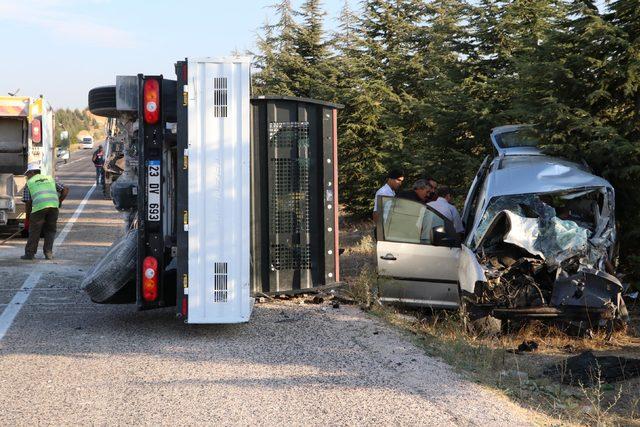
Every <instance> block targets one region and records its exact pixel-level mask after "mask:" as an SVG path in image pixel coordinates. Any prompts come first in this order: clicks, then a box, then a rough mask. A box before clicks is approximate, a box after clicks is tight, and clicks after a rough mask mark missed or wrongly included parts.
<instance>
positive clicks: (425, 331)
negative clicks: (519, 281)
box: [342, 226, 640, 426]
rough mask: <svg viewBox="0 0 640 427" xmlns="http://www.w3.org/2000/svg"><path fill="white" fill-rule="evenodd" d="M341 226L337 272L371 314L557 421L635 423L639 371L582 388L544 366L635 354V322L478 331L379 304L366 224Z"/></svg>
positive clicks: (639, 417)
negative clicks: (614, 327) (584, 355)
mask: <svg viewBox="0 0 640 427" xmlns="http://www.w3.org/2000/svg"><path fill="white" fill-rule="evenodd" d="M345 233H350V234H349V235H347V238H346V239H342V243H343V246H346V247H345V252H344V254H343V255H342V271H343V277H344V279H345V281H346V282H347V290H346V291H347V292H348V294H349V295H350V296H351V298H353V299H354V300H355V301H356V303H358V304H359V305H360V306H361V307H362V308H363V309H365V310H367V311H368V312H369V313H370V314H371V315H373V316H376V317H379V318H381V319H383V320H385V321H386V322H388V323H390V324H392V325H394V326H396V327H397V328H399V329H401V330H402V331H405V332H407V333H409V334H410V336H411V337H412V339H413V340H414V341H415V342H416V344H417V345H419V346H421V347H422V348H424V350H425V351H426V352H427V353H428V354H429V355H432V356H434V357H439V358H441V359H442V360H443V361H445V362H446V363H447V364H449V365H451V366H452V367H453V368H454V369H455V370H457V371H458V372H460V373H462V374H463V375H465V376H468V377H469V378H470V379H471V380H473V381H475V382H477V383H480V384H483V385H485V386H488V387H490V388H493V389H496V390H499V391H501V392H503V393H504V394H506V395H507V396H509V397H510V398H512V399H514V400H515V401H517V402H519V403H520V404H522V405H523V406H525V407H529V408H531V409H533V410H536V411H540V412H542V413H545V414H546V415H548V416H550V417H552V418H553V419H555V420H557V422H558V424H586V425H598V426H606V425H625V426H626V425H637V426H640V378H635V379H630V380H627V381H621V382H618V383H614V384H606V383H604V382H602V381H600V380H599V378H594V381H592V382H593V383H594V384H595V385H594V386H592V387H587V386H585V385H579V386H569V385H565V384H562V383H561V382H558V381H557V380H555V379H553V378H551V377H549V376H548V375H546V374H545V373H544V371H545V368H546V367H549V366H558V367H559V368H557V369H559V371H560V375H561V374H562V373H561V371H562V367H563V363H562V362H563V361H564V360H566V358H567V357H569V356H572V355H575V354H578V353H580V352H582V351H586V350H592V351H594V352H597V353H598V354H611V355H619V356H626V357H640V336H639V335H638V333H637V330H635V329H633V327H632V328H630V330H629V331H620V332H614V333H613V334H611V335H610V336H609V335H608V334H606V333H605V332H604V331H597V332H594V333H593V334H592V335H590V336H588V337H575V336H570V335H567V334H566V333H565V332H563V331H562V330H560V329H558V328H556V327H553V326H549V325H546V324H544V323H541V322H530V323H527V324H525V325H524V326H523V327H521V328H519V329H517V330H513V331H511V333H509V334H502V335H500V336H499V337H483V336H478V335H475V334H473V333H470V332H468V331H467V328H466V327H465V321H464V319H463V318H462V317H461V315H460V313H459V312H458V311H445V310H410V309H406V308H403V307H393V306H382V305H381V304H379V302H378V301H376V299H375V297H374V290H375V289H376V286H377V273H376V259H375V241H374V239H373V238H372V236H371V233H370V232H368V230H367V227H366V226H365V227H362V226H357V227H352V228H351V229H348V228H347V230H346V232H345ZM345 243H346V245H345ZM636 308H637V307H636ZM639 311H640V310H639ZM636 321H637V319H636ZM523 341H535V342H536V343H537V344H538V349H537V350H536V351H535V352H526V353H522V354H515V353H514V352H513V350H514V349H516V348H517V347H518V345H519V344H520V343H522V342H523ZM594 375H596V376H597V375H598V373H595V374H594Z"/></svg>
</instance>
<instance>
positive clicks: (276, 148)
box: [269, 122, 311, 270]
mask: <svg viewBox="0 0 640 427" xmlns="http://www.w3.org/2000/svg"><path fill="white" fill-rule="evenodd" d="M269 146H270V159H269V162H270V165H269V166H270V168H271V172H270V175H271V183H270V188H269V190H270V191H269V214H270V215H269V218H270V220H269V228H270V232H271V233H272V234H276V235H282V236H283V240H285V241H287V242H291V243H287V244H284V243H280V242H278V243H277V244H274V245H271V261H272V262H271V265H272V266H273V268H275V269H276V270H290V269H309V268H311V263H310V257H309V245H304V244H298V243H294V242H299V241H301V238H300V236H301V234H303V233H304V234H306V233H309V231H310V225H309V192H310V186H309V184H310V183H309V174H310V168H311V162H310V159H309V157H308V156H309V123H308V122H272V123H270V124H269ZM285 235H288V236H285ZM277 240H280V239H277ZM277 240H276V241H277ZM302 240H306V239H302Z"/></svg>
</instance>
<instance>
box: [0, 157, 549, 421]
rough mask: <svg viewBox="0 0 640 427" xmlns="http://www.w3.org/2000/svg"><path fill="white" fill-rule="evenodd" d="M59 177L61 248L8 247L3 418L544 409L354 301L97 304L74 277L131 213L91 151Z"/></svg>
mask: <svg viewBox="0 0 640 427" xmlns="http://www.w3.org/2000/svg"><path fill="white" fill-rule="evenodd" d="M58 177H59V179H60V180H62V181H63V182H64V183H65V184H67V185H69V186H70V187H71V192H70V195H69V198H68V200H67V201H66V202H65V203H64V206H63V207H62V208H61V215H60V222H59V228H58V229H59V236H58V240H57V243H58V244H57V246H56V247H55V249H54V255H55V256H56V259H55V260H53V261H46V260H44V259H43V256H42V254H41V253H39V254H38V255H37V257H38V259H36V260H35V261H21V260H19V259H18V258H19V256H20V255H21V254H22V253H23V250H24V249H23V248H24V242H25V241H24V239H14V240H12V241H10V242H9V243H8V244H6V245H4V246H0V274H1V277H2V280H0V312H1V313H0V336H2V335H3V337H2V338H0V373H1V375H0V414H1V415H0V424H2V425H16V424H17V425H27V424H29V425H33V424H48V425H52V424H53V425H60V424H65V425H68V424H171V425H175V424H216V425H220V424H222V425H247V424H260V425H274V424H276V425H282V424H287V425H291V424H293V425H327V424H329V425H354V424H355V425H365V424H379V425H416V424H418V425H442V424H445V423H447V424H454V425H487V424H489V425H531V424H534V423H540V422H542V423H545V422H546V421H545V420H544V419H542V418H541V417H539V416H538V415H537V414H534V413H531V412H529V411H526V410H524V409H522V408H520V407H518V406H516V405H515V404H513V403H511V402H509V401H508V400H507V399H506V398H505V397H503V396H501V395H498V394H496V393H494V392H492V391H490V390H487V389H485V388H482V387H481V386H479V385H477V384H475V383H472V382H469V381H467V380H465V379H463V378H461V377H460V376H459V375H457V374H455V373H454V372H453V371H452V370H451V369H450V368H449V367H448V366H447V365H445V364H444V363H442V362H441V361H438V360H435V359H433V358H430V357H428V356H426V355H425V354H424V352H423V351H422V350H420V349H418V348H417V347H416V346H414V345H413V344H412V343H411V341H410V339H409V338H408V337H406V336H404V335H401V334H400V333H399V332H397V331H395V330H393V329H391V328H389V327H387V326H386V325H384V324H383V323H382V322H381V321H380V320H377V319H373V318H371V317H369V316H367V315H366V314H364V313H362V312H361V311H359V310H358V309H356V308H354V307H346V306H341V307H340V308H339V309H333V308H331V307H330V306H322V305H321V306H315V305H307V304H304V305H301V304H298V303H297V302H278V303H267V304H258V305H256V307H255V309H254V313H253V316H252V318H251V321H250V322H249V323H248V324H242V325H225V326H220V325H186V324H184V323H182V322H180V321H179V320H177V319H176V318H175V316H174V313H175V312H174V310H173V309H172V308H167V309H162V310H152V311H146V312H139V311H136V309H135V307H134V306H132V305H121V306H117V305H96V304H93V303H92V302H91V301H90V300H89V298H88V297H87V296H86V295H85V294H84V293H83V292H82V291H81V290H80V289H79V284H80V282H81V280H82V277H83V275H84V274H85V272H86V271H87V269H88V268H89V267H90V265H91V264H92V263H93V262H94V261H95V260H96V259H97V258H98V257H99V256H100V254H102V253H103V252H104V251H105V250H106V249H107V247H108V246H109V245H110V243H111V242H112V241H113V240H114V239H115V238H116V237H117V236H118V235H120V234H121V233H122V231H123V226H122V216H121V214H119V213H117V212H116V211H115V210H114V209H113V205H112V203H111V201H110V200H106V199H104V197H103V196H102V195H101V194H99V192H98V191H93V190H92V185H93V180H94V177H95V176H94V171H93V166H92V165H91V163H90V159H89V152H88V151H87V152H80V153H74V154H73V155H72V159H71V162H70V163H69V164H67V165H61V166H60V168H59V174H58ZM83 200H84V203H83ZM74 214H75V215H74ZM70 220H71V221H70ZM7 319H9V320H7ZM3 322H4V323H3ZM3 328H4V330H3ZM541 420H542V421H541Z"/></svg>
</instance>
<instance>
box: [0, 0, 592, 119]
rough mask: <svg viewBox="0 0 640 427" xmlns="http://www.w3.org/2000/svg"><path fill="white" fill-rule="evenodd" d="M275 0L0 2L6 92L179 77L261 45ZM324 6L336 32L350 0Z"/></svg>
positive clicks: (59, 95)
mask: <svg viewBox="0 0 640 427" xmlns="http://www.w3.org/2000/svg"><path fill="white" fill-rule="evenodd" d="M275 1H276V0H254V1H251V0H225V1H222V0H209V1H205V0H182V1H170V0H146V1H144V0H0V40H2V45H1V46H2V47H1V48H0V95H6V94H7V93H8V92H12V93H13V92H15V91H16V90H17V89H20V91H19V93H18V94H19V95H23V96H34V97H35V96H38V95H40V94H42V95H44V96H45V97H46V98H47V99H48V100H49V102H50V103H51V105H52V106H53V107H54V108H55V109H57V108H85V107H86V106H87V93H88V91H89V89H91V88H93V87H97V86H104V85H113V84H115V81H116V76H117V75H136V74H138V73H143V74H163V75H164V76H166V77H168V78H175V73H174V71H173V65H174V63H175V62H176V61H178V60H180V59H184V58H188V57H203V56H214V57H216V56H225V55H228V54H230V53H232V52H234V51H238V52H244V51H246V50H255V49H254V48H255V40H256V36H257V34H258V29H259V28H260V27H261V26H262V25H263V24H264V22H265V20H266V19H269V20H270V22H271V23H273V22H274V21H275V13H274V11H273V9H272V8H270V7H269V6H270V5H272V4H273V3H275ZM603 1H604V0H600V3H602V2H603ZM301 3H302V0H292V4H293V6H294V8H298V7H299V5H300V4H301ZM349 3H350V4H351V5H355V4H357V3H358V0H349ZM323 4H324V8H325V10H326V11H327V17H326V24H325V26H326V28H327V29H333V28H335V26H336V18H337V16H338V14H339V11H340V9H341V8H342V6H343V4H344V0H324V1H323Z"/></svg>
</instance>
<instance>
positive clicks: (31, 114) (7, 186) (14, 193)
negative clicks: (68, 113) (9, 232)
mask: <svg viewBox="0 0 640 427" xmlns="http://www.w3.org/2000/svg"><path fill="white" fill-rule="evenodd" d="M53 120H54V115H53V109H52V108H51V105H50V104H49V103H48V102H47V101H46V100H45V98H44V97H42V96H40V97H37V98H31V97H23V96H0V226H3V225H7V224H16V223H21V222H24V219H25V206H24V203H23V202H22V190H23V188H24V186H25V184H26V178H25V176H24V171H25V170H26V168H27V164H28V163H32V162H35V163H39V164H40V168H41V170H42V173H43V174H46V175H51V176H53V175H54V174H55V158H56V157H55V153H54V139H53V128H54V125H53Z"/></svg>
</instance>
